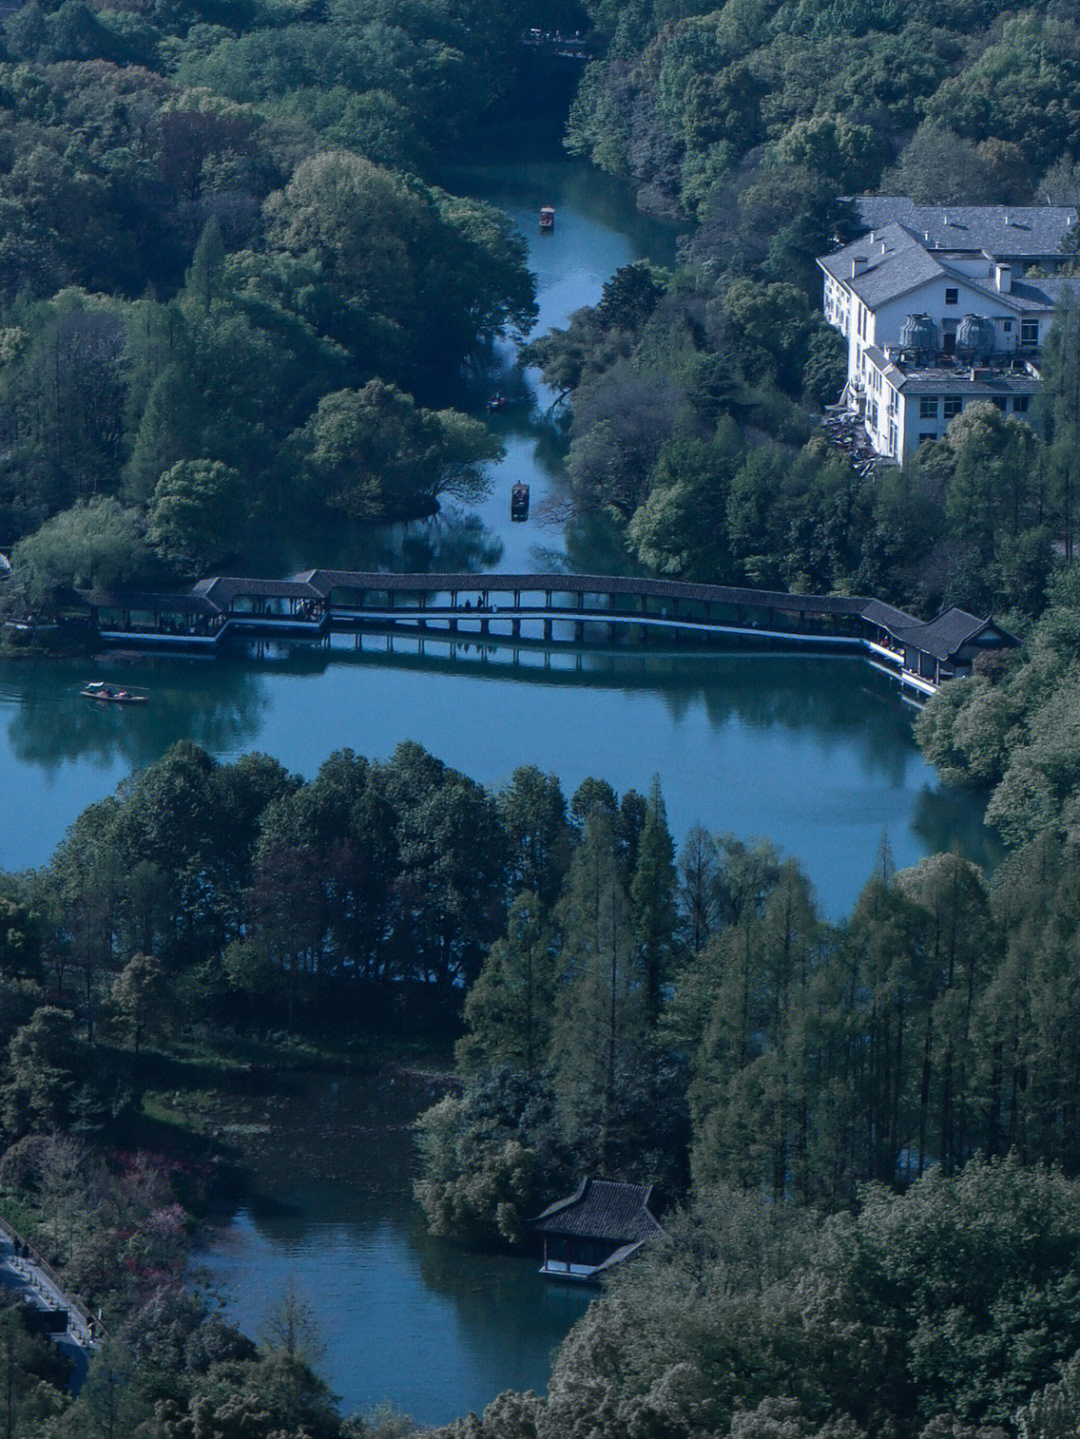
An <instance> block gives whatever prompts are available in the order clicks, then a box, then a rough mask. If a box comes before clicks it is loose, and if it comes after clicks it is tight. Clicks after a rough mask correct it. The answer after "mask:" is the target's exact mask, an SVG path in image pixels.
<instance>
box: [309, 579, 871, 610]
mask: <svg viewBox="0 0 1080 1439" xmlns="http://www.w3.org/2000/svg"><path fill="white" fill-rule="evenodd" d="M293 581H294V582H297V583H303V584H307V585H311V586H312V587H313V588H314V589H315V590H317V591H318V592H319V594H320V595H321V596H323V597H328V596H329V595H330V593H331V591H332V590H386V591H390V590H394V591H396V592H399V593H400V592H401V591H405V592H406V593H409V594H419V593H422V592H426V593H428V594H442V593H444V592H446V591H461V590H472V591H476V592H478V593H480V594H484V593H487V594H491V593H493V592H494V593H501V594H505V593H507V592H508V591H512V590H538V591H547V590H552V591H555V592H557V593H559V594H589V595H592V594H603V595H644V596H646V597H649V598H655V599H670V600H683V599H685V600H702V601H711V602H712V603H713V604H728V605H750V606H757V607H758V608H761V609H774V610H790V611H796V612H798V613H800V614H833V615H859V614H861V613H862V612H863V610H864V608H865V607H866V605H867V604H868V603H869V600H868V599H867V597H866V596H865V595H861V596H860V595H793V594H789V593H787V592H786V591H783V590H754V589H746V588H740V587H738V586H735V585H700V584H691V583H687V582H686V581H684V580H657V579H645V578H642V577H640V576H637V575H568V574H557V573H555V574H553V573H550V572H549V573H546V574H471V573H468V572H464V573H447V574H426V575H425V574H388V573H383V572H382V571H378V570H302V571H301V572H300V573H299V574H296V575H294V576H293Z"/></svg>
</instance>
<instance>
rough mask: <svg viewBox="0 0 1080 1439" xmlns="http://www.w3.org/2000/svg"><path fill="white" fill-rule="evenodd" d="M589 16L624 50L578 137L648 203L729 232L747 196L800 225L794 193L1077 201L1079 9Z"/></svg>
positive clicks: (609, 7)
mask: <svg viewBox="0 0 1080 1439" xmlns="http://www.w3.org/2000/svg"><path fill="white" fill-rule="evenodd" d="M586 8H587V9H588V11H589V14H590V16H591V17H592V19H593V20H594V22H595V24H596V26H597V28H598V29H599V30H600V32H601V33H602V34H604V35H605V36H606V37H607V38H608V39H609V47H608V51H607V53H606V55H605V57H604V58H603V59H602V60H600V61H597V62H596V63H595V64H593V65H592V66H591V67H590V70H589V73H588V75H587V76H586V78H585V81H584V83H583V85H582V87H581V90H580V93H579V96H578V100H577V103H576V104H575V106H574V111H573V114H572V115H571V119H570V125H569V129H568V143H569V144H570V146H571V148H573V149H575V150H577V151H579V152H580V153H583V154H588V155H589V156H590V157H591V158H592V159H593V160H595V162H596V163H597V164H598V165H600V166H601V167H603V168H605V169H611V170H614V171H616V172H618V173H624V174H627V175H629V176H630V177H632V178H633V180H634V181H635V183H636V184H637V185H639V186H640V187H641V193H642V198H643V201H644V203H645V204H646V205H647V206H650V207H653V208H659V209H664V210H680V209H681V210H688V211H693V212H694V213H696V214H697V215H698V216H699V217H700V218H701V219H702V220H703V222H704V223H705V225H706V227H707V228H711V227H712V226H717V227H719V228H720V229H721V230H722V229H723V228H724V227H725V226H726V225H728V224H730V222H731V219H732V218H733V210H732V204H731V202H732V200H733V199H736V200H737V201H738V202H739V203H740V204H741V205H744V206H746V208H747V209H748V210H749V211H750V212H751V213H750V214H748V215H747V218H748V219H749V218H751V215H752V213H753V211H754V210H755V209H756V210H757V214H758V218H761V219H763V218H765V216H766V214H767V213H768V211H769V209H770V208H776V207H779V206H783V207H785V208H787V209H788V210H789V211H790V212H791V213H790V214H789V217H788V223H790V222H791V221H793V220H794V211H795V208H796V207H794V206H792V205H791V203H790V198H791V195H792V194H793V192H795V191H801V192H802V196H803V199H804V203H805V204H806V208H807V209H809V210H810V211H813V210H814V209H815V208H820V197H821V194H822V189H823V184H824V188H825V189H826V190H827V189H828V188H829V186H835V187H836V188H837V189H838V190H839V191H841V192H845V193H848V194H852V193H858V192H861V191H874V190H877V189H878V188H879V186H880V187H882V188H883V189H884V190H885V192H886V193H890V194H905V195H912V196H914V197H915V198H917V199H918V200H920V201H927V202H935V203H940V202H944V203H948V202H962V203H966V204H980V203H985V204H1000V203H1003V202H1004V203H1009V204H1030V203H1040V202H1042V201H1043V200H1044V198H1046V197H1047V196H1049V197H1050V198H1051V199H1052V200H1053V202H1054V203H1060V202H1061V193H1062V192H1063V191H1065V192H1067V193H1068V194H1069V196H1070V199H1071V197H1072V195H1073V192H1074V191H1075V174H1074V171H1073V164H1074V162H1075V161H1076V159H1077V158H1078V156H1077V148H1076V147H1077V139H1078V131H1080V109H1078V106H1077V99H1076V96H1077V83H1078V80H1080V28H1078V26H1077V23H1076V16H1075V14H1074V13H1073V11H1072V10H1071V8H1070V7H1068V6H1055V5H1053V4H1040V5H1036V6H1028V7H1023V8H1021V9H1019V10H1018V9H1017V8H1016V7H1014V6H1011V5H1006V4H1004V3H999V0H940V3H931V4H915V3H905V0H827V3H813V0H729V3H728V4H726V5H722V6H717V5H713V4H710V3H708V0H670V3H669V0H636V3H633V4H629V5H619V4H614V3H611V0H586ZM770 180H771V181H772V184H771V185H770V184H769V181H770ZM770 191H771V193H770ZM815 202H816V203H815ZM770 228H771V227H769V228H765V230H764V233H763V235H762V239H763V241H764V242H765V243H768V241H769V239H770V238H771V236H770V233H769V229H770Z"/></svg>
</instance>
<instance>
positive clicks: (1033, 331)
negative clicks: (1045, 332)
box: [1020, 320, 1039, 345]
mask: <svg viewBox="0 0 1080 1439" xmlns="http://www.w3.org/2000/svg"><path fill="white" fill-rule="evenodd" d="M1020 343H1021V344H1022V345H1037V344H1038V343H1039V322H1038V320H1021V321H1020Z"/></svg>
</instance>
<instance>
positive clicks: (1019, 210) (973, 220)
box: [855, 195, 1077, 260]
mask: <svg viewBox="0 0 1080 1439" xmlns="http://www.w3.org/2000/svg"><path fill="white" fill-rule="evenodd" d="M855 209H856V210H857V211H858V214H859V218H860V219H861V220H862V222H863V224H864V225H865V226H866V228H867V229H868V230H873V231H875V232H876V231H877V230H878V229H880V228H883V227H886V226H889V225H903V226H904V227H905V228H907V229H910V230H912V231H914V232H915V234H916V235H917V236H918V237H919V238H920V239H922V237H923V236H924V235H927V234H928V235H929V236H930V239H929V241H928V242H927V241H924V243H929V244H930V245H931V246H932V247H933V248H934V249H938V250H989V252H990V253H991V254H992V255H998V256H999V257H1001V258H1003V259H1007V258H1010V257H1015V258H1017V259H1028V260H1035V259H1037V258H1038V257H1040V256H1045V257H1048V256H1051V255H1058V254H1060V252H1061V245H1062V241H1063V240H1064V239H1065V237H1066V236H1067V235H1068V233H1069V231H1070V230H1071V229H1072V228H1073V227H1074V226H1075V225H1076V224H1077V212H1076V209H1075V208H1074V207H1073V206H1072V205H916V203H915V202H914V200H911V199H909V198H908V197H907V196H906V195H860V196H859V197H858V199H856V201H855Z"/></svg>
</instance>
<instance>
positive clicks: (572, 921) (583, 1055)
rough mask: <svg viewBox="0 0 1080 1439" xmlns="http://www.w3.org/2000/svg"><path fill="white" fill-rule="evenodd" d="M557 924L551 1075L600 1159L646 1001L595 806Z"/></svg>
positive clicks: (604, 823) (612, 840)
mask: <svg viewBox="0 0 1080 1439" xmlns="http://www.w3.org/2000/svg"><path fill="white" fill-rule="evenodd" d="M562 930H563V933H564V934H565V936H566V940H565V944H564V948H563V954H562V960H561V966H562V972H561V973H560V975H559V979H558V1004H557V1008H556V1017H555V1024H554V1028H553V1033H552V1060H553V1065H554V1070H555V1082H556V1087H557V1089H558V1091H559V1093H560V1094H561V1095H562V1096H563V1099H564V1102H565V1103H566V1105H567V1107H568V1110H569V1112H571V1113H572V1114H573V1115H574V1117H575V1123H576V1125H577V1127H578V1129H579V1131H581V1132H582V1133H584V1134H586V1135H588V1136H589V1138H590V1142H591V1144H592V1147H593V1149H594V1151H595V1152H596V1153H597V1154H598V1155H599V1156H600V1157H601V1162H603V1160H604V1159H605V1158H606V1157H607V1154H608V1151H609V1149H610V1148H611V1147H612V1145H613V1144H614V1141H615V1135H614V1133H613V1129H612V1126H613V1124H614V1121H615V1097H616V1096H615V1085H616V1075H617V1073H618V1069H619V1066H620V1064H621V1063H622V1062H623V1061H629V1059H630V1056H631V1055H632V1054H634V1053H635V1052H636V1051H637V1047H638V1046H639V1044H640V1043H641V1041H642V1039H643V1038H644V1035H645V1032H646V1023H647V1016H648V1001H647V995H646V988H645V974H644V970H643V966H642V963H641V958H640V953H639V951H638V948H637V946H636V945H635V944H634V943H633V939H632V931H631V914H630V903H629V900H628V898H627V895H626V890H625V888H624V884H623V878H622V865H621V863H620V857H619V846H618V841H617V838H616V833H615V827H614V824H613V822H612V819H611V818H610V817H609V815H608V814H607V813H606V812H605V810H603V809H602V808H600V807H598V806H594V807H593V808H592V809H591V810H590V811H589V814H588V816H587V817H586V820H585V827H584V831H583V833H582V836H581V840H580V841H579V843H578V847H577V849H576V851H575V853H574V859H573V863H572V865H571V868H570V876H569V879H568V882H567V894H566V898H565V901H564V915H563V919H562Z"/></svg>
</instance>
